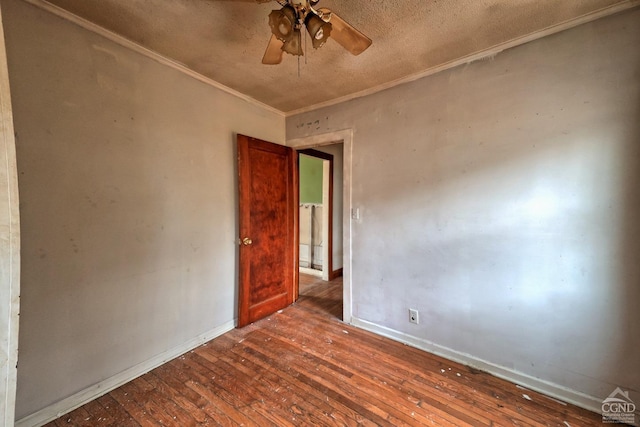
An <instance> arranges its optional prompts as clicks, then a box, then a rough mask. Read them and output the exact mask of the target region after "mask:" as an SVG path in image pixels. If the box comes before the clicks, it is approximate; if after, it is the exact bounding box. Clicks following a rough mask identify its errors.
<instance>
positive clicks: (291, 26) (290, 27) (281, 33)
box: [269, 6, 296, 42]
mask: <svg viewBox="0 0 640 427" xmlns="http://www.w3.org/2000/svg"><path fill="white" fill-rule="evenodd" d="M295 24H296V11H295V10H294V9H293V8H292V7H291V6H285V7H283V8H282V9H280V10H273V11H271V13H270V14H269V26H270V27H271V33H272V34H273V35H274V36H276V37H277V38H278V39H279V40H282V41H283V42H286V41H288V40H290V39H291V37H293V33H294V30H295Z"/></svg>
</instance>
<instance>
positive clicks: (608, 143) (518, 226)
mask: <svg viewBox="0 0 640 427" xmlns="http://www.w3.org/2000/svg"><path fill="white" fill-rule="evenodd" d="M639 23H640V10H638V9H637V8H636V9H634V10H632V11H629V12H626V13H623V14H620V15H617V16H613V17H609V18H605V19H602V20H599V21H595V22H592V23H589V24H586V25H583V26H580V27H577V28H574V29H572V30H569V31H566V32H563V33H560V34H557V35H554V36H550V37H547V38H544V39H541V40H538V41H535V42H532V43H529V44H526V45H523V46H520V47H517V48H514V49H511V50H508V51H506V52H503V53H501V54H499V55H497V56H496V57H495V58H492V59H487V60H484V61H480V62H475V63H472V64H468V65H465V66H460V67H457V68H455V69H452V70H449V71H445V72H442V73H439V74H436V75H433V76H431V77H427V78H424V79H421V80H418V81H415V82H412V83H409V84H405V85H402V86H398V87H396V88H393V89H389V90H386V91H384V92H380V93H377V94H374V95H371V96H367V97H363V98H360V99H356V100H352V101H349V102H345V103H342V104H339V105H335V106H332V107H327V108H324V109H320V110H316V111H312V112H308V113H304V114H300V115H296V116H292V117H288V118H287V139H300V138H307V137H311V136H313V135H314V134H316V133H317V132H322V133H327V132H335V131H341V130H343V129H352V130H353V135H354V137H353V146H352V150H353V151H352V156H353V157H352V158H353V161H352V166H351V167H352V170H351V182H352V184H351V185H352V187H351V201H352V206H353V208H358V209H360V219H359V220H354V221H353V222H352V224H351V230H352V231H351V247H352V251H353V257H352V266H353V270H352V276H351V279H352V280H351V289H352V298H353V305H352V310H353V316H354V319H353V321H354V323H356V324H358V325H360V326H363V327H366V328H369V329H371V330H375V331H377V332H379V333H383V334H386V335H389V336H392V337H394V338H396V339H400V340H403V341H405V342H409V343H411V344H414V345H417V346H420V347H422V348H425V349H428V350H430V351H434V352H437V353H440V354H443V355H445V356H447V357H450V358H454V359H457V360H461V361H463V362H465V363H470V364H473V365H476V366H479V367H481V368H483V369H487V370H490V371H492V372H494V373H497V374H499V375H501V376H504V377H507V378H510V379H513V380H515V381H517V382H520V383H523V384H528V385H531V386H532V387H535V388H537V389H540V390H543V391H545V392H547V393H550V394H554V395H557V396H560V397H561V398H563V399H566V400H571V401H574V402H576V403H579V404H581V405H583V406H587V407H590V408H591V409H594V410H598V409H599V406H600V402H601V401H602V399H603V398H605V397H606V396H608V395H609V393H611V392H612V391H613V389H614V388H615V387H616V386H620V387H622V388H623V389H625V390H631V395H632V398H633V399H634V400H635V402H636V403H637V402H640V395H639V394H638V391H639V390H640V310H638V309H637V301H640V286H638V284H640V263H638V256H639V254H640V244H639V243H638V242H640V222H639V221H638V218H639V217H640V191H638V182H640V119H639V118H640V50H639V49H638V46H640V25H639ZM316 121H317V122H316ZM306 123H317V125H314V129H311V128H310V127H307V126H305V124H306ZM315 128H319V129H321V130H320V131H316V130H315ZM409 308H415V309H418V310H419V311H420V324H419V325H413V324H411V323H409V319H408V309H409Z"/></svg>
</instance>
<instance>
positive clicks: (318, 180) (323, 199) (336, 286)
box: [298, 143, 344, 320]
mask: <svg viewBox="0 0 640 427" xmlns="http://www.w3.org/2000/svg"><path fill="white" fill-rule="evenodd" d="M343 153H344V144H343V143H336V144H330V145H323V146H321V147H314V148H312V149H304V150H299V151H298V165H299V168H298V173H299V175H298V177H299V179H298V183H299V184H298V185H299V222H298V224H299V233H300V235H299V283H298V286H299V287H298V289H299V300H298V302H299V303H300V304H301V305H303V306H305V307H308V308H310V309H312V310H314V311H316V312H318V311H320V312H323V313H325V314H328V315H330V316H332V317H336V318H338V319H340V320H342V318H343V315H342V313H343V281H342V258H343V250H342V247H343V242H342V240H343V238H342V233H343V227H342V222H343V163H344V162H343V157H344V154H343Z"/></svg>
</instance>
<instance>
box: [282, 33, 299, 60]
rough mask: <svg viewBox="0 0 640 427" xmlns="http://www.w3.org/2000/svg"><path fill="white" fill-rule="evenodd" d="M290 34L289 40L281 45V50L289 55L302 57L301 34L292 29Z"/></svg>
mask: <svg viewBox="0 0 640 427" xmlns="http://www.w3.org/2000/svg"><path fill="white" fill-rule="evenodd" d="M291 34H292V36H291V37H290V38H289V40H287V41H285V42H284V44H283V45H282V50H284V51H285V52H287V53H290V54H291V55H297V56H302V55H304V52H303V51H302V33H301V32H300V30H299V29H294V30H293V31H292V33H291Z"/></svg>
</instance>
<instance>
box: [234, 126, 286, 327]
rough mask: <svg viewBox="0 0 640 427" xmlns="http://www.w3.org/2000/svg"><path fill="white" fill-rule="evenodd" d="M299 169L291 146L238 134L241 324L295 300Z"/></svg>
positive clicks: (239, 304)
mask: <svg viewBox="0 0 640 427" xmlns="http://www.w3.org/2000/svg"><path fill="white" fill-rule="evenodd" d="M295 168H296V163H295V156H294V153H293V150H292V149H291V148H289V147H285V146H282V145H277V144H273V143H270V142H266V141H261V140H259V139H255V138H250V137H248V136H244V135H238V173H239V180H238V184H239V198H238V199H239V204H240V206H239V207H240V224H239V225H240V263H239V264H240V272H239V281H240V290H239V301H238V327H242V326H245V325H248V324H249V323H252V322H254V321H256V320H258V319H261V318H263V317H265V316H268V315H270V314H272V313H274V312H276V311H277V310H280V309H282V308H284V307H287V306H288V305H290V304H291V303H293V301H294V300H295V290H296V288H297V286H296V285H295V282H296V280H297V260H296V257H297V250H296V248H297V240H298V239H297V235H296V233H295V231H296V230H295V228H296V226H297V217H296V216H295V213H296V210H295V207H296V206H297V194H298V193H297V191H296V187H295V173H294V172H295Z"/></svg>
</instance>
